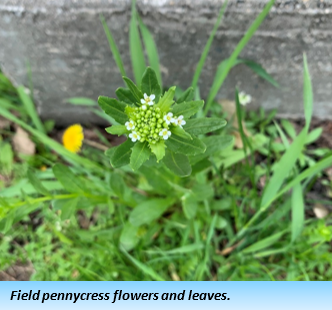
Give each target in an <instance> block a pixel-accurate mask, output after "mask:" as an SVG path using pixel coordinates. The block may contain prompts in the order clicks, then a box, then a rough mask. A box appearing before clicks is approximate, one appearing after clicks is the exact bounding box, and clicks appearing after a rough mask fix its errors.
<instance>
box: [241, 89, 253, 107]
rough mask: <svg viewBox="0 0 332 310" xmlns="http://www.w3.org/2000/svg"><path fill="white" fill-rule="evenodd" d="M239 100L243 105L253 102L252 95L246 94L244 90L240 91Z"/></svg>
mask: <svg viewBox="0 0 332 310" xmlns="http://www.w3.org/2000/svg"><path fill="white" fill-rule="evenodd" d="M239 101H240V104H242V105H243V106H246V105H247V104H248V103H250V102H251V96H250V95H248V94H246V93H245V92H244V91H241V92H240V93H239Z"/></svg>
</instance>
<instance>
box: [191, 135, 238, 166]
mask: <svg viewBox="0 0 332 310" xmlns="http://www.w3.org/2000/svg"><path fill="white" fill-rule="evenodd" d="M202 142H203V143H204V144H205V145H206V151H205V152H204V153H203V154H198V155H195V156H190V157H189V160H190V163H191V164H192V165H193V164H196V163H198V162H199V161H201V160H202V159H204V158H205V157H208V156H211V155H213V154H215V153H217V152H220V151H222V150H224V149H226V148H228V147H229V146H230V145H231V144H232V142H233V137H232V136H209V137H204V138H203V139H202Z"/></svg>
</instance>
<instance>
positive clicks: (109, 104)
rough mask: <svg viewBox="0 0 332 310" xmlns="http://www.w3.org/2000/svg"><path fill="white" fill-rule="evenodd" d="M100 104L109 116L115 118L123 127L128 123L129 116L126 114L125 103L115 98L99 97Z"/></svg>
mask: <svg viewBox="0 0 332 310" xmlns="http://www.w3.org/2000/svg"><path fill="white" fill-rule="evenodd" d="M98 104H99V106H100V107H101V108H102V109H103V110H104V112H105V113H106V114H107V115H109V116H111V117H113V118H114V119H115V120H116V121H117V122H118V123H120V124H122V125H123V124H124V123H125V122H127V121H128V116H127V115H126V113H125V108H126V104H125V103H123V102H120V101H118V100H116V99H113V98H108V97H104V96H99V97H98Z"/></svg>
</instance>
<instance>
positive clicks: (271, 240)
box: [242, 231, 286, 254]
mask: <svg viewBox="0 0 332 310" xmlns="http://www.w3.org/2000/svg"><path fill="white" fill-rule="evenodd" d="M285 233H286V231H281V232H278V233H276V234H274V235H272V236H270V237H267V238H264V239H262V240H260V241H258V242H256V243H254V244H252V245H250V246H248V247H247V248H245V249H244V250H242V252H243V253H244V254H248V253H253V252H257V251H260V250H263V249H265V248H267V247H269V246H271V245H273V244H275V243H276V242H277V241H278V240H279V239H280V238H281V237H282V236H283V235H284V234H285Z"/></svg>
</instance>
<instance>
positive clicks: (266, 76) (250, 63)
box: [236, 59, 280, 88]
mask: <svg viewBox="0 0 332 310" xmlns="http://www.w3.org/2000/svg"><path fill="white" fill-rule="evenodd" d="M236 63H237V64H240V63H243V64H245V65H246V66H248V67H249V68H250V69H251V70H252V71H254V72H255V73H256V74H257V75H258V76H260V77H261V78H263V79H264V80H266V81H267V82H269V83H270V84H272V85H273V86H274V87H276V88H279V87H280V85H279V84H278V82H277V81H276V80H275V79H274V78H273V77H272V76H271V75H270V74H268V73H267V72H266V70H265V69H264V68H263V67H262V66H261V65H260V64H258V63H257V62H255V61H252V60H248V59H237V60H236Z"/></svg>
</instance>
